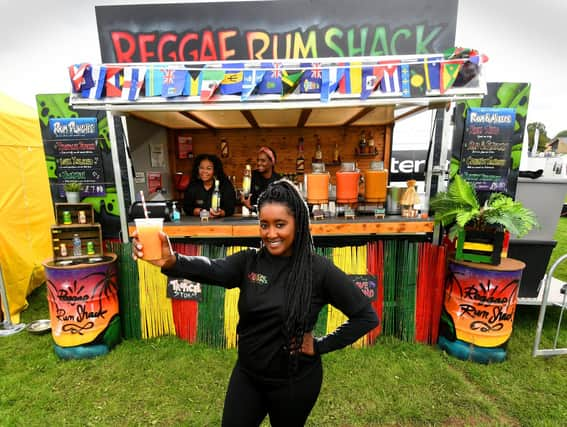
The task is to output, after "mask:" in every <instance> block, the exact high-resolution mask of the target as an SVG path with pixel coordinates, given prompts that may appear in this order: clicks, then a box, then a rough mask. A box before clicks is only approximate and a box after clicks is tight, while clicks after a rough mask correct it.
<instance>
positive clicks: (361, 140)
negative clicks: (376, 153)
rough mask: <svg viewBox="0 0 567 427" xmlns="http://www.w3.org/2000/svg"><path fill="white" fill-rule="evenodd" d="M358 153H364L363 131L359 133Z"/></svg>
mask: <svg viewBox="0 0 567 427" xmlns="http://www.w3.org/2000/svg"><path fill="white" fill-rule="evenodd" d="M358 152H359V153H360V154H365V153H366V136H365V135H364V131H362V132H360V139H359V140H358Z"/></svg>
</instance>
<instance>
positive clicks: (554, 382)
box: [0, 219, 567, 426]
mask: <svg viewBox="0 0 567 427" xmlns="http://www.w3.org/2000/svg"><path fill="white" fill-rule="evenodd" d="M557 230H558V231H557V236H556V239H557V240H558V241H559V243H558V244H557V246H556V248H555V250H554V253H553V257H552V258H553V259H556V258H557V257H559V256H561V255H562V254H564V253H567V238H565V239H564V238H562V236H567V219H561V220H560V224H559V227H558V229H557ZM550 264H551V262H550ZM565 264H566V265H565V266H564V267H563V268H559V269H558V270H557V272H556V274H555V276H556V277H558V278H561V279H562V280H567V262H566V263H565ZM29 301H30V308H29V309H28V310H26V311H25V312H24V313H23V314H22V321H24V322H29V321H31V320H35V319H39V318H48V317H49V314H48V309H47V301H46V296H45V290H44V288H43V287H42V288H39V289H38V290H36V291H35V292H34V293H33V294H32V295H31V296H30V299H29ZM538 312H539V308H538V307H533V306H519V307H518V308H517V310H516V318H515V320H514V329H513V334H512V338H511V339H510V341H509V344H508V350H507V353H508V357H507V360H506V361H504V362H503V363H495V364H490V365H482V364H478V363H474V362H465V361H461V360H458V359H456V358H453V357H451V356H449V355H447V354H445V353H443V352H441V351H440V350H439V349H438V348H436V347H435V346H427V345H421V344H412V343H407V342H402V341H400V340H398V339H395V338H392V337H381V338H379V340H378V342H377V344H376V345H375V346H373V347H371V348H367V349H362V350H355V349H350V348H349V349H345V350H342V351H338V352H334V353H331V354H328V355H325V356H324V366H325V380H324V383H323V389H322V392H321V395H320V397H319V400H318V402H317V404H316V406H315V408H314V410H313V412H312V414H311V417H310V418H309V421H308V424H307V425H309V426H384V425H396V426H423V425H436V426H487V425H490V426H492V425H505V426H558V425H565V424H566V420H567V404H566V403H565V397H566V393H567V356H555V357H551V358H542V357H538V358H534V357H532V356H531V351H532V347H533V342H534V336H535V330H536V323H537V316H538ZM558 317H559V308H557V307H552V308H550V309H548V317H547V320H548V321H547V322H546V324H545V333H544V341H543V344H544V347H546V348H548V347H549V346H550V342H551V340H552V339H553V332H554V331H555V323H556V322H557V319H558ZM563 329H564V330H563V331H562V334H561V336H560V343H559V344H560V345H559V347H567V331H565V328H563ZM235 359H236V353H235V351H233V350H219V349H213V348H209V347H206V346H204V345H189V344H187V343H186V342H184V341H181V340H179V339H178V338H176V337H162V338H156V339H151V340H127V341H123V342H122V343H121V344H119V345H118V346H117V347H115V348H114V349H113V350H112V351H111V352H110V353H109V354H108V355H106V356H102V357H99V358H95V359H82V360H70V361H62V360H60V359H58V358H57V356H56V355H55V353H54V352H53V348H52V339H51V336H50V335H49V334H48V335H42V336H37V335H30V334H29V333H27V332H22V333H19V334H17V335H14V336H10V337H4V338H0V378H1V380H0V426H79V425H80V426H116V425H121V426H122V425H128V426H141V425H144V426H146V425H164V426H171V425H184V426H218V425H220V417H221V412H222V405H223V397H224V391H225V388H226V384H227V381H228V377H229V375H230V371H231V368H232V365H233V364H234V361H235ZM264 425H268V424H267V423H264Z"/></svg>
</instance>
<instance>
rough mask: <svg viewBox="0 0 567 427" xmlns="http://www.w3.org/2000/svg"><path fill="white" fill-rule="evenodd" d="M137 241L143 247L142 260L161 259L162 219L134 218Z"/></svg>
mask: <svg viewBox="0 0 567 427" xmlns="http://www.w3.org/2000/svg"><path fill="white" fill-rule="evenodd" d="M134 222H135V223H136V230H138V240H139V241H140V243H141V244H142V245H143V248H142V251H143V253H144V256H143V259H146V260H150V259H160V258H161V239H160V237H159V233H160V231H162V230H163V218H135V219H134Z"/></svg>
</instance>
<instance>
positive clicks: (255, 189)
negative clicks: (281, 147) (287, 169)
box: [240, 146, 281, 212]
mask: <svg viewBox="0 0 567 427" xmlns="http://www.w3.org/2000/svg"><path fill="white" fill-rule="evenodd" d="M256 164H257V166H256V169H254V170H253V171H252V184H251V185H250V195H249V196H248V197H246V198H245V197H244V195H241V196H240V202H241V203H242V204H243V205H244V206H246V207H247V208H248V209H250V211H252V212H254V211H255V210H256V209H255V206H256V205H257V204H258V196H260V194H261V193H262V192H263V191H264V190H265V189H266V188H268V185H270V184H271V183H272V182H274V181H277V180H278V179H280V178H281V175H280V174H279V173H277V172H276V152H275V151H274V150H273V149H272V148H271V147H268V146H263V147H260V149H259V150H258V154H257V157H256Z"/></svg>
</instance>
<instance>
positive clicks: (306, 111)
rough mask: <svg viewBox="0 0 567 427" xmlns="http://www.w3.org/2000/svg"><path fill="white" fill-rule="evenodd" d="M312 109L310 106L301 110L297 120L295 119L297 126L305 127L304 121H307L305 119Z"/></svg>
mask: <svg viewBox="0 0 567 427" xmlns="http://www.w3.org/2000/svg"><path fill="white" fill-rule="evenodd" d="M312 111H313V110H312V109H311V108H304V109H303V110H301V114H300V116H299V120H298V121H297V127H298V128H302V127H305V123H307V120H308V119H309V116H310V115H311V112H312Z"/></svg>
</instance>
